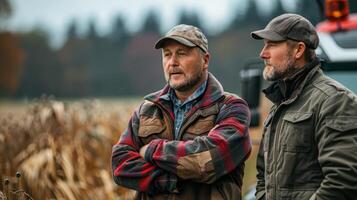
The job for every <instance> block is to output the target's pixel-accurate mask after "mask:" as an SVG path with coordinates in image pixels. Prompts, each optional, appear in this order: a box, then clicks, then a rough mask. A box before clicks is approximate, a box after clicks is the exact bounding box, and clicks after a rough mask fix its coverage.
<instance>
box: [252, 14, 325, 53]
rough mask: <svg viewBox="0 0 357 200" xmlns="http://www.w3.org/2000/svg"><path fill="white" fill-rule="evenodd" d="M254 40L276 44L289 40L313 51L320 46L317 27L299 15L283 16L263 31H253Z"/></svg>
mask: <svg viewBox="0 0 357 200" xmlns="http://www.w3.org/2000/svg"><path fill="white" fill-rule="evenodd" d="M251 36H252V38H254V39H257V40H261V39H267V40H270V41H274V42H279V41H285V40H287V39H291V40H295V41H299V42H304V43H305V45H306V46H307V47H309V48H311V49H316V48H317V46H318V44H319V37H318V36H317V33H316V30H315V27H314V26H313V25H312V24H311V22H310V21H309V20H307V19H306V18H304V17H303V16H301V15H298V14H290V13H288V14H282V15H280V16H277V17H275V18H274V19H272V20H271V21H270V22H269V23H268V25H267V26H266V27H265V28H264V29H263V30H258V31H253V32H252V33H251Z"/></svg>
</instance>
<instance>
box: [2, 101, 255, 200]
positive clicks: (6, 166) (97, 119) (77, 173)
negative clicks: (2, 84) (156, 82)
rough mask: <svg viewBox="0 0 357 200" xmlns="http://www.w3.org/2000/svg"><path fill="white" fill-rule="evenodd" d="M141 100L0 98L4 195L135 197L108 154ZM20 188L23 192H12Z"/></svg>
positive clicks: (249, 181) (248, 181) (248, 178)
mask: <svg viewBox="0 0 357 200" xmlns="http://www.w3.org/2000/svg"><path fill="white" fill-rule="evenodd" d="M139 103H140V99H139V98H132V99H119V100H118V99H105V100H80V101H73V100H65V101H57V100H53V99H48V98H41V99H38V100H37V101H20V102H11V101H4V100H3V101H0V124H1V125H0V155H1V156H0V163H1V165H0V180H1V182H2V184H0V191H2V193H3V194H1V192H0V199H1V195H6V196H7V197H10V198H11V199H19V198H20V197H21V198H23V199H26V195H29V196H31V197H32V198H33V199H70V200H71V199H131V197H132V191H130V190H128V189H125V188H123V187H119V186H117V185H115V183H114V182H113V180H112V177H111V173H110V156H111V147H112V145H113V144H114V143H115V142H116V141H117V140H118V138H119V135H120V133H121V132H122V131H123V130H124V129H125V127H126V124H127V122H128V119H129V117H130V115H131V113H132V111H133V110H134V108H135V107H136V106H137V105H138V104H139ZM251 135H252V137H253V138H255V140H257V138H258V139H259V135H260V129H257V128H255V129H251ZM257 148H258V146H257V145H254V147H253V151H252V154H251V156H250V158H249V159H248V161H247V162H246V171H245V177H244V187H243V191H246V190H247V189H248V188H249V187H250V186H251V185H253V184H254V183H255V175H256V171H255V159H256V152H257ZM16 172H20V173H21V177H20V178H19V179H17V178H15V175H16ZM5 180H9V182H7V181H5ZM5 182H7V183H9V184H7V185H6V184H5ZM19 188H20V189H23V190H24V192H19V193H16V194H14V193H12V192H11V191H12V190H18V189H19Z"/></svg>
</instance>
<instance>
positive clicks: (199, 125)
mask: <svg viewBox="0 0 357 200" xmlns="http://www.w3.org/2000/svg"><path fill="white" fill-rule="evenodd" d="M214 118H215V116H213V115H211V116H208V117H205V118H200V119H198V120H196V121H195V122H193V123H192V124H191V125H190V126H189V127H188V128H187V130H186V131H185V133H184V135H183V140H192V139H194V138H195V137H197V136H203V135H207V134H208V132H209V131H210V130H211V129H212V128H213V127H214V125H215V124H214Z"/></svg>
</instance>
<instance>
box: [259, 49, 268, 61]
mask: <svg viewBox="0 0 357 200" xmlns="http://www.w3.org/2000/svg"><path fill="white" fill-rule="evenodd" d="M259 56H260V58H262V59H267V58H268V57H269V53H268V51H267V50H266V46H264V47H263V49H262V50H261V51H260V54H259Z"/></svg>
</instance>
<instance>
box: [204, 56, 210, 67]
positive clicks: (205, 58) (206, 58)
mask: <svg viewBox="0 0 357 200" xmlns="http://www.w3.org/2000/svg"><path fill="white" fill-rule="evenodd" d="M210 58H211V54H209V53H205V55H204V56H203V62H204V63H203V67H204V68H205V69H208V65H209V60H210Z"/></svg>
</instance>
